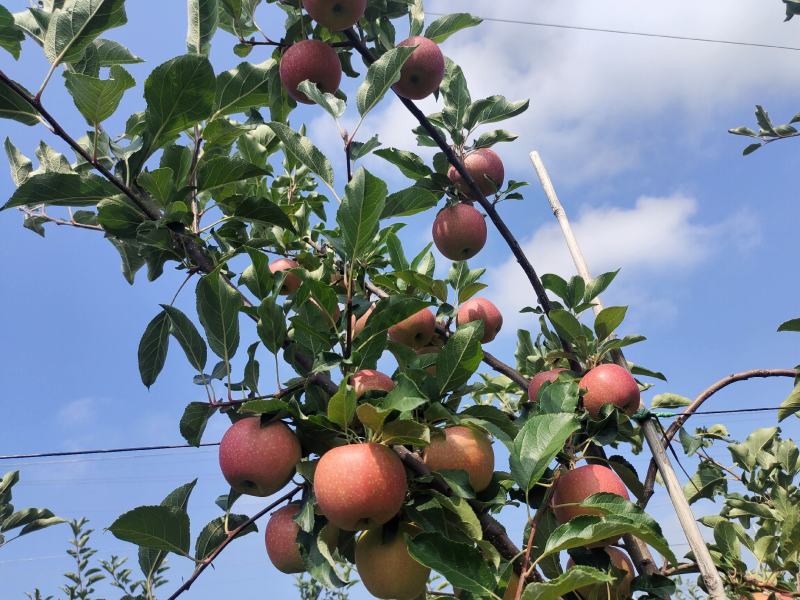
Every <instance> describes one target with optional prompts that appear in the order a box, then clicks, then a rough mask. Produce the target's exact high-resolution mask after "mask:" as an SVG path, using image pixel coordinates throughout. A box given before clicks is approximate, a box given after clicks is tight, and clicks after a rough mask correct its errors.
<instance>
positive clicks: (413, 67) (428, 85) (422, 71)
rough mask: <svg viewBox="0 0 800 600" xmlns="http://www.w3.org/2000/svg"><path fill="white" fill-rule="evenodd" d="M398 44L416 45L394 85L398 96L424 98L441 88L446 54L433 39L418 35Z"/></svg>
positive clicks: (415, 98)
mask: <svg viewBox="0 0 800 600" xmlns="http://www.w3.org/2000/svg"><path fill="white" fill-rule="evenodd" d="M397 45H398V46H416V48H415V49H414V52H412V53H411V56H409V57H408V60H406V62H405V63H404V64H403V67H402V68H401V69H400V80H399V81H398V82H397V83H395V84H394V85H393V86H392V89H393V90H394V91H395V93H396V94H397V95H398V96H402V97H403V98H408V99H410V100H422V99H423V98H426V97H427V96H430V95H431V94H432V93H433V92H435V91H436V90H438V89H439V85H440V84H441V83H442V79H444V56H443V55H442V51H441V50H439V46H438V45H437V44H436V42H434V41H433V40H429V39H428V38H426V37H422V36H421V35H417V36H414V37H411V38H408V39H407V40H403V41H402V42H400V43H399V44H397Z"/></svg>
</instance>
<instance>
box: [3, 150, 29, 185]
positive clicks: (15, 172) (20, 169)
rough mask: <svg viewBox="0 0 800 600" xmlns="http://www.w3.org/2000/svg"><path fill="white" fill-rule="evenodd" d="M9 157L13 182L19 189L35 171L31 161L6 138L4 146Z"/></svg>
mask: <svg viewBox="0 0 800 600" xmlns="http://www.w3.org/2000/svg"><path fill="white" fill-rule="evenodd" d="M3 145H4V147H5V149H6V156H7V157H8V165H9V167H11V180H12V181H13V182H14V185H16V186H17V187H19V186H21V185H22V184H23V183H24V182H25V180H26V179H27V178H28V176H29V175H30V174H31V171H33V163H32V162H31V159H29V158H28V157H27V156H25V155H24V154H23V153H22V152H20V151H19V149H18V148H17V147H16V146H15V145H14V144H13V143H12V142H11V140H10V139H9V138H6V141H5V143H4V144H3Z"/></svg>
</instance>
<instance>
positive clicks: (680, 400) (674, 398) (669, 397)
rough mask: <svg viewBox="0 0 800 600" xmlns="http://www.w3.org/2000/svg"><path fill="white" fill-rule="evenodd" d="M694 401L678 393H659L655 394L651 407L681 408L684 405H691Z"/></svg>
mask: <svg viewBox="0 0 800 600" xmlns="http://www.w3.org/2000/svg"><path fill="white" fill-rule="evenodd" d="M691 403H692V401H691V400H690V399H689V398H687V397H685V396H680V395H678V394H669V393H667V394H657V395H655V396H653V400H652V401H651V402H650V408H680V407H682V406H689V405H690V404H691Z"/></svg>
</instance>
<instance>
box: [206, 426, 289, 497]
mask: <svg viewBox="0 0 800 600" xmlns="http://www.w3.org/2000/svg"><path fill="white" fill-rule="evenodd" d="M300 452H301V451H300V442H299V441H297V437H296V436H295V434H294V433H293V432H292V430H291V429H289V428H288V427H287V426H286V425H284V424H283V423H282V422H281V421H273V422H272V423H269V424H267V425H265V426H263V427H262V426H261V418H260V417H246V418H244V419H240V420H239V421H236V423H234V424H233V425H231V426H230V428H229V429H228V431H226V432H225V435H224V436H222V441H221V442H220V444H219V466H220V468H221V469H222V475H223V476H224V477H225V479H226V481H227V482H228V483H229V484H230V485H231V487H232V488H233V489H235V490H236V491H237V492H240V493H242V494H250V495H251V496H269V495H270V494H274V493H275V492H277V491H278V490H279V489H281V488H282V487H283V486H285V485H286V484H287V483H288V482H289V480H290V479H291V478H292V475H294V466H295V465H296V464H297V462H298V461H299V460H300Z"/></svg>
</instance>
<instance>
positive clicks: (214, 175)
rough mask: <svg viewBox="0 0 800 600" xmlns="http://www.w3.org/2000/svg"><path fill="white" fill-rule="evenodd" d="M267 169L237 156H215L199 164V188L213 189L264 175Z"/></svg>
mask: <svg viewBox="0 0 800 600" xmlns="http://www.w3.org/2000/svg"><path fill="white" fill-rule="evenodd" d="M266 174H267V171H266V170H264V169H262V168H261V167H257V166H256V165H253V164H250V163H249V162H247V161H246V160H243V159H241V158H236V157H235V156H214V157H211V158H208V159H206V160H201V161H200V163H199V164H198V165H197V189H198V190H201V191H203V190H205V191H208V190H213V189H216V188H219V187H222V186H225V185H228V184H230V183H236V182H238V181H244V180H245V179H250V178H251V177H262V176H264V175H266Z"/></svg>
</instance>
